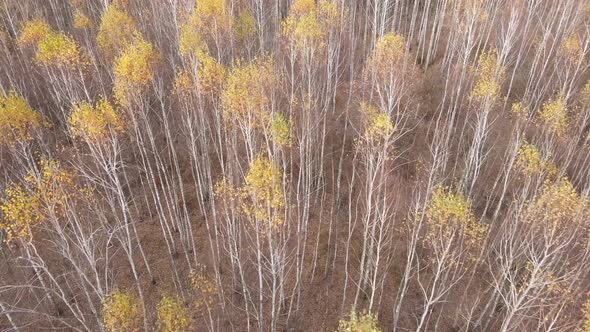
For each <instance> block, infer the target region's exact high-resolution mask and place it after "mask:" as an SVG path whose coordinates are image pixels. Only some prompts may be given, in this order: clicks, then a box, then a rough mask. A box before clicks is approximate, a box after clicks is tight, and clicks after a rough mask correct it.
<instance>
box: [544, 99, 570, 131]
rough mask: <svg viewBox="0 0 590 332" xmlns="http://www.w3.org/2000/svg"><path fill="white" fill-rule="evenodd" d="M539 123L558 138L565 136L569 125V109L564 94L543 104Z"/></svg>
mask: <svg viewBox="0 0 590 332" xmlns="http://www.w3.org/2000/svg"><path fill="white" fill-rule="evenodd" d="M537 122H538V123H539V124H540V125H541V126H542V127H543V129H545V130H547V131H548V132H549V133H551V134H553V135H555V136H557V137H561V136H563V135H564V134H565V131H566V129H567V125H568V108H567V104H566V102H565V98H564V96H563V94H559V95H558V96H557V97H556V98H555V99H551V100H549V101H548V102H546V103H545V104H543V107H542V108H541V111H540V112H539V114H538V117H537Z"/></svg>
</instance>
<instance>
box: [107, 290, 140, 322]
mask: <svg viewBox="0 0 590 332" xmlns="http://www.w3.org/2000/svg"><path fill="white" fill-rule="evenodd" d="M102 305H103V309H102V316H103V318H102V319H103V322H104V327H105V329H106V330H107V331H113V332H114V331H139V327H140V321H141V311H140V308H139V304H138V303H137V301H136V299H135V298H134V297H133V296H132V295H130V294H128V293H125V292H121V291H118V290H114V291H112V292H110V293H109V294H108V295H107V296H106V297H105V298H104V299H103V300H102Z"/></svg>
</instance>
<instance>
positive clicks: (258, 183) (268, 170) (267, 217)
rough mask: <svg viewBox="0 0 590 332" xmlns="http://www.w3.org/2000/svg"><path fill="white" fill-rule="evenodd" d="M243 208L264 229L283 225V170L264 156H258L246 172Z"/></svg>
mask: <svg viewBox="0 0 590 332" xmlns="http://www.w3.org/2000/svg"><path fill="white" fill-rule="evenodd" d="M242 190H243V198H244V201H243V202H242V208H243V210H244V212H245V214H246V215H247V216H249V217H250V218H252V220H254V221H255V222H262V223H264V224H263V225H261V226H262V229H265V230H268V231H270V230H273V229H275V228H277V227H279V226H281V225H283V223H284V220H283V219H282V218H281V213H280V209H282V208H283V207H284V205H285V194H284V192H283V186H282V174H281V170H280V169H279V168H278V167H277V166H276V165H275V164H274V163H273V162H272V161H270V160H268V159H267V158H266V157H264V156H260V155H259V156H258V157H257V158H256V159H255V160H254V162H253V163H252V165H251V166H250V170H248V173H247V174H246V184H245V186H244V187H243V189H242Z"/></svg>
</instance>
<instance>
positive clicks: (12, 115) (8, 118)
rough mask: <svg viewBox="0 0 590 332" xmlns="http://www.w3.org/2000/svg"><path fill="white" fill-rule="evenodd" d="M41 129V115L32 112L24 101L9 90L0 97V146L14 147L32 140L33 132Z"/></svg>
mask: <svg viewBox="0 0 590 332" xmlns="http://www.w3.org/2000/svg"><path fill="white" fill-rule="evenodd" d="M41 127H43V119H42V117H41V115H40V114H39V113H38V112H36V111H34V110H33V109H32V108H31V107H29V105H27V102H26V101H25V99H24V98H23V97H21V96H19V95H18V94H17V92H16V91H15V90H10V91H9V92H8V95H6V96H4V97H2V96H0V145H4V146H8V147H14V146H15V144H17V143H19V142H20V143H27V142H29V141H31V140H32V139H33V133H34V132H35V130H38V129H40V128H41Z"/></svg>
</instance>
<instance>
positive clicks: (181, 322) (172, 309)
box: [158, 295, 190, 332]
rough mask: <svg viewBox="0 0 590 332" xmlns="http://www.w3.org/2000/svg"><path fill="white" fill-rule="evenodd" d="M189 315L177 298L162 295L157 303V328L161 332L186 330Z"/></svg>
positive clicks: (188, 323)
mask: <svg viewBox="0 0 590 332" xmlns="http://www.w3.org/2000/svg"><path fill="white" fill-rule="evenodd" d="M189 325H190V317H189V314H188V312H187V311H186V309H185V308H184V307H183V306H182V305H181V303H180V302H179V301H178V300H175V299H173V298H171V297H170V296H168V295H163V296H162V299H161V300H160V303H158V328H159V329H160V331H162V332H180V331H186V329H187V328H188V326H189Z"/></svg>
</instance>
